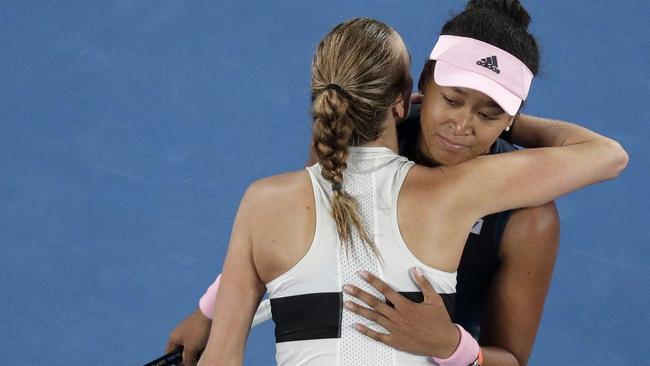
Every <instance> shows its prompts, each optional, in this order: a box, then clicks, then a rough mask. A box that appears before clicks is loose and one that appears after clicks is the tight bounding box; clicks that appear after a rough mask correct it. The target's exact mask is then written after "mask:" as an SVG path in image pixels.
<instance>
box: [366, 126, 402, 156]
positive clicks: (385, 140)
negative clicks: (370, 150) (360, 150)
mask: <svg viewBox="0 0 650 366" xmlns="http://www.w3.org/2000/svg"><path fill="white" fill-rule="evenodd" d="M384 127H385V129H384V133H382V134H381V136H379V138H378V139H376V140H375V141H372V142H369V143H367V144H363V145H360V146H363V147H386V148H389V149H391V150H393V152H395V154H399V143H398V142H397V127H396V125H395V121H386V122H385V123H384Z"/></svg>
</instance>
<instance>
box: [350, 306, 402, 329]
mask: <svg viewBox="0 0 650 366" xmlns="http://www.w3.org/2000/svg"><path fill="white" fill-rule="evenodd" d="M343 305H345V308H346V309H348V310H350V311H351V312H353V313H355V314H358V315H361V316H362V317H364V318H366V319H368V320H371V321H373V322H375V323H377V324H379V325H381V326H382V327H384V328H386V329H387V330H389V331H390V330H391V329H392V328H393V324H394V323H393V322H392V321H390V320H389V319H388V318H387V317H385V316H383V315H382V314H380V313H378V312H377V311H375V310H372V309H368V308H367V307H365V306H361V305H359V304H356V303H354V302H352V301H346V302H345V303H344V304H343Z"/></svg>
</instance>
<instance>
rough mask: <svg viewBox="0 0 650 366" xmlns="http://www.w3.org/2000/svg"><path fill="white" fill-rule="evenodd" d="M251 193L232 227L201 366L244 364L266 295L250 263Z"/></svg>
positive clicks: (251, 257)
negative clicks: (251, 329) (247, 343)
mask: <svg viewBox="0 0 650 366" xmlns="http://www.w3.org/2000/svg"><path fill="white" fill-rule="evenodd" d="M251 190H252V189H251V188H249V190H248V191H247V192H246V194H245V195H244V198H243V199H242V203H241V205H240V207H239V212H238V213H237V217H236V219H235V223H234V225H233V231H232V235H231V239H230V246H229V248H228V254H227V255H226V260H225V263H224V267H223V273H222V275H221V283H220V285H219V291H218V292H217V299H216V303H215V311H214V314H213V319H214V321H213V322H212V329H211V331H210V338H209V339H208V344H207V347H206V349H205V352H204V353H203V356H202V357H201V361H200V362H199V365H201V366H209V365H242V364H243V359H244V347H245V345H246V339H247V337H248V333H249V330H250V326H251V322H252V320H253V315H254V314H255V311H256V310H257V307H258V305H259V303H260V300H261V298H262V296H263V295H264V292H265V288H264V283H263V282H262V281H261V280H260V278H259V276H258V274H257V271H256V269H255V264H254V262H253V243H252V240H251V237H250V227H251V226H250V215H251V213H252V211H253V209H254V208H253V202H255V200H254V197H252V196H254V194H252V193H251Z"/></svg>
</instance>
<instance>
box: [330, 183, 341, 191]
mask: <svg viewBox="0 0 650 366" xmlns="http://www.w3.org/2000/svg"><path fill="white" fill-rule="evenodd" d="M342 188H343V185H342V184H341V183H332V191H333V192H336V191H340V190H341V189H342Z"/></svg>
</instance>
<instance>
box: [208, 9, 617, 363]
mask: <svg viewBox="0 0 650 366" xmlns="http://www.w3.org/2000/svg"><path fill="white" fill-rule="evenodd" d="M489 51H494V50H492V49H490V50H489ZM490 57H491V56H490ZM474 62H476V61H474ZM408 63H409V62H408V55H407V53H406V49H405V47H404V45H403V43H402V42H401V39H400V37H399V35H398V34H397V33H395V32H394V31H392V30H391V29H390V28H389V27H387V26H385V25H384V24H382V23H380V22H377V21H373V20H368V19H356V20H352V21H349V22H346V23H343V24H341V25H339V26H337V27H335V28H334V29H333V30H332V32H330V34H328V35H327V36H326V37H325V38H324V39H323V40H322V41H321V42H320V44H319V46H318V49H317V52H316V55H315V57H314V62H313V66H312V97H313V101H312V111H313V118H314V136H313V138H314V147H315V150H316V152H317V155H318V160H319V163H318V164H316V165H314V166H311V167H309V168H307V172H304V171H301V172H294V173H290V174H288V175H283V176H278V177H272V178H269V179H265V180H263V181H260V182H257V183H255V184H254V186H253V187H252V188H251V189H249V190H248V191H247V194H246V196H245V197H244V199H243V201H242V205H241V206H240V211H239V213H238V216H237V219H236V222H235V226H234V229H233V235H232V241H231V244H230V249H229V251H228V256H227V258H226V262H225V265H224V275H223V276H224V279H223V281H222V283H221V286H220V289H219V293H218V295H217V300H216V305H215V312H214V314H215V315H214V316H215V321H214V322H213V325H212V332H211V336H210V338H209V341H208V345H207V347H206V350H205V353H204V355H203V357H202V359H201V361H200V363H199V364H200V365H239V364H242V362H243V353H244V346H245V342H246V337H247V334H248V327H249V326H250V325H251V322H252V320H253V316H254V313H255V309H256V308H257V305H258V304H259V301H260V299H261V297H262V295H263V293H264V291H265V289H266V291H267V292H268V294H269V298H270V299H271V308H272V312H273V319H274V321H275V323H276V350H277V351H276V359H277V361H278V364H279V365H310V366H311V365H319V366H320V365H323V366H324V365H334V364H341V365H375V366H376V365H425V364H431V363H435V364H438V365H469V364H481V363H482V361H483V359H482V356H481V349H480V348H479V346H478V344H477V343H476V341H475V340H473V338H472V337H471V336H469V335H468V334H467V332H466V331H465V330H464V329H463V328H462V327H461V326H455V327H454V326H452V328H454V330H453V331H455V332H456V336H455V339H449V340H447V341H441V342H440V344H438V347H434V348H435V350H434V351H431V350H430V349H424V350H415V351H413V350H407V351H401V350H399V349H398V348H397V347H390V346H386V345H382V344H381V343H378V342H374V341H372V340H370V339H368V338H363V337H361V338H360V337H358V334H357V333H355V331H354V329H353V327H352V326H353V325H354V323H351V322H350V321H351V320H352V321H355V319H356V318H354V316H353V315H350V314H351V313H352V312H347V311H343V312H342V313H341V308H342V306H343V305H345V307H346V308H347V309H350V310H353V312H359V313H361V312H362V311H361V310H360V309H361V307H360V306H359V305H355V304H354V302H352V301H351V298H350V297H349V294H350V293H356V294H360V290H359V288H365V289H366V291H371V290H370V289H369V288H368V286H365V287H364V285H363V281H362V280H360V279H359V278H358V276H357V273H359V271H360V270H364V269H371V268H372V269H373V270H375V271H377V272H376V273H379V274H380V276H381V277H382V278H383V279H384V280H385V281H386V282H387V283H388V284H389V285H390V286H393V288H394V289H395V291H400V294H397V293H393V294H389V295H388V296H387V298H386V300H387V302H383V301H382V302H381V303H379V302H373V301H372V299H371V298H370V297H366V296H359V298H360V299H361V300H363V301H364V302H366V303H368V304H369V305H371V306H373V307H375V308H376V309H377V311H378V312H380V313H383V314H390V313H391V312H393V311H397V310H399V309H402V308H403V307H404V306H408V305H406V304H408V301H410V300H414V299H415V300H417V299H418V298H419V299H420V300H422V299H423V300H424V302H425V303H429V300H431V301H435V299H436V297H435V296H437V295H435V296H434V297H430V295H431V294H432V293H433V292H434V291H435V292H439V293H443V294H445V296H447V298H448V297H450V296H448V295H453V292H454V291H455V284H456V283H455V272H454V271H455V270H456V268H457V267H458V263H459V260H460V257H461V254H462V251H463V248H464V243H465V240H466V238H467V235H468V231H469V230H470V229H471V228H472V226H473V224H474V223H475V222H476V220H478V219H479V218H480V217H483V216H484V215H486V214H489V213H493V212H498V211H502V210H505V209H508V208H514V207H522V206H528V205H531V206H534V205H539V204H543V203H545V202H548V201H549V200H551V199H553V198H554V197H557V196H559V195H561V194H564V193H568V192H569V191H571V190H574V189H577V188H579V187H582V186H585V185H588V184H593V183H596V182H598V181H601V180H604V179H610V178H613V177H615V176H616V175H617V174H618V173H619V172H620V171H621V170H622V169H623V168H624V167H625V165H626V163H627V155H626V154H625V152H624V150H623V149H622V148H621V147H620V145H618V144H617V143H615V142H613V141H612V140H610V139H607V138H604V137H602V136H600V135H597V134H595V133H593V132H590V131H588V130H586V129H583V128H580V127H577V126H566V128H565V129H564V130H562V132H561V134H560V136H557V137H558V138H557V139H556V145H557V147H553V148H548V149H534V150H533V149H531V150H527V151H521V152H514V153H511V154H502V155H500V156H491V157H485V158H477V159H472V160H469V161H467V162H465V163H463V164H458V165H456V166H452V167H444V168H442V167H438V168H433V169H432V168H428V167H424V166H418V165H413V163H412V162H409V161H408V160H406V159H405V158H403V157H400V156H399V155H397V153H396V152H397V145H398V144H397V134H396V123H397V122H398V121H400V120H401V119H402V118H403V117H404V115H405V110H406V109H407V107H406V103H405V102H404V96H405V95H406V94H407V93H408V92H409V89H410V85H409V83H408V82H404V81H403V80H404V79H408ZM466 72H471V71H469V70H466ZM502 73H504V72H502ZM405 74H406V75H405ZM504 74H505V73H504ZM499 85H500V86H501V87H502V88H504V89H506V86H508V84H507V83H504V84H499ZM461 92H465V93H467V92H466V91H462V90H461ZM502 92H504V91H502ZM488 104H489V103H488ZM489 108H500V107H498V106H497V107H492V106H489ZM495 113H496V112H495ZM502 113H503V112H502ZM486 119H489V116H488V118H486ZM504 120H505V121H507V122H512V117H508V118H504ZM577 162H583V163H582V164H577ZM504 165H505V166H508V167H509V168H508V169H503V168H502V167H503V166H504ZM540 166H541V167H544V170H543V171H542V170H540V169H539V167H540ZM560 174H561V175H562V176H559V175H560ZM357 202H358V203H359V204H360V205H359V206H358V205H357ZM346 207H347V209H346ZM432 222H435V225H431V223H432ZM351 228H354V229H351ZM271 239H273V242H274V243H275V244H271V243H270V241H271ZM276 239H277V240H276ZM366 244H367V246H365V247H364V245H366ZM363 248H365V249H366V250H364V249H363ZM337 253H338V254H337ZM412 267H418V269H416V270H413V271H411V273H412V277H409V275H408V273H405V272H406V271H407V270H408V269H409V268H412ZM361 273H362V275H363V276H364V278H365V279H370V275H369V274H368V273H367V272H364V271H361ZM346 283H347V284H353V285H355V286H356V290H354V289H352V287H351V286H350V285H346ZM415 283H417V285H418V286H419V287H420V288H421V289H422V292H418V291H417V287H416V285H415ZM344 285H345V286H344ZM432 286H433V287H432ZM341 287H343V289H344V292H345V294H343V293H342V292H341ZM434 289H435V290H434ZM402 295H404V296H402ZM407 298H408V299H410V300H407ZM437 299H438V302H440V300H439V298H437ZM391 305H393V306H394V308H393V307H392V306H391ZM371 320H373V322H370V323H368V322H365V325H361V324H359V323H357V324H356V325H357V327H356V329H358V330H361V329H363V328H365V329H366V330H368V329H369V328H374V327H375V326H378V327H384V328H386V329H389V328H391V325H390V323H389V322H386V321H385V319H383V318H375V319H371ZM359 321H360V322H362V320H361V318H359ZM374 329H375V331H377V330H378V328H374ZM447 330H448V331H450V333H451V332H452V330H449V329H447ZM355 334H356V335H355ZM366 334H367V332H366ZM427 356H433V357H427Z"/></svg>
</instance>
